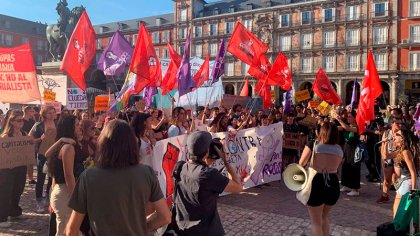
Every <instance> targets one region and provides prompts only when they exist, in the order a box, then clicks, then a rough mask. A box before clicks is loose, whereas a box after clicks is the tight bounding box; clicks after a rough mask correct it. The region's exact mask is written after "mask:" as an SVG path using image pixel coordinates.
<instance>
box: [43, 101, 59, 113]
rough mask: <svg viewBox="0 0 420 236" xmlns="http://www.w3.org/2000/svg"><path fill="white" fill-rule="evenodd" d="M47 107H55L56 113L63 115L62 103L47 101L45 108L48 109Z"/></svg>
mask: <svg viewBox="0 0 420 236" xmlns="http://www.w3.org/2000/svg"><path fill="white" fill-rule="evenodd" d="M47 106H49V107H54V109H55V112H56V113H57V114H60V113H61V102H56V101H54V102H50V101H45V102H44V107H47Z"/></svg>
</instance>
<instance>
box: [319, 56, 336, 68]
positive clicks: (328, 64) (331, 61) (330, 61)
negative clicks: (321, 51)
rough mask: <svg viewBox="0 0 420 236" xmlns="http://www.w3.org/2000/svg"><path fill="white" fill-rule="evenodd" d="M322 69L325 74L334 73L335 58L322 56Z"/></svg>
mask: <svg viewBox="0 0 420 236" xmlns="http://www.w3.org/2000/svg"><path fill="white" fill-rule="evenodd" d="M322 67H323V68H324V70H325V72H334V69H335V56H324V57H323V62H322Z"/></svg>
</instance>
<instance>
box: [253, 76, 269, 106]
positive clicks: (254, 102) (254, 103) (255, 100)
mask: <svg viewBox="0 0 420 236" xmlns="http://www.w3.org/2000/svg"><path fill="white" fill-rule="evenodd" d="M266 82H267V80H265V81H264V83H263V85H262V86H261V88H260V91H258V93H257V94H258V95H259V94H260V93H261V91H262V89H263V88H264V87H265V84H266ZM256 104H257V99H256V97H254V99H253V102H252V106H251V109H250V111H252V109H254V106H255V105H256Z"/></svg>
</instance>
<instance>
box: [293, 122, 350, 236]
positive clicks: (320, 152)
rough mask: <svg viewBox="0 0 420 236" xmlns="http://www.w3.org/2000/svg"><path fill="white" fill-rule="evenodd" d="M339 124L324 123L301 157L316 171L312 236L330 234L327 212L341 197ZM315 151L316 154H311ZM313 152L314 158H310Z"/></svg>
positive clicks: (310, 207) (311, 202)
mask: <svg viewBox="0 0 420 236" xmlns="http://www.w3.org/2000/svg"><path fill="white" fill-rule="evenodd" d="M337 137H339V136H338V128H337V126H336V125H335V124H333V123H330V122H325V123H324V124H322V126H321V129H320V130H319V134H318V137H317V140H316V141H315V142H312V143H308V145H307V146H305V149H304V150H303V152H302V156H301V158H300V160H299V164H300V165H301V166H306V165H307V164H309V163H311V165H312V166H311V167H312V168H313V169H315V170H316V172H317V174H316V175H315V176H314V178H313V180H312V188H311V193H310V196H309V200H308V202H307V207H308V211H309V217H310V219H311V228H312V234H311V235H312V236H326V235H330V225H329V221H328V214H329V212H330V211H331V208H332V207H333V206H334V205H335V204H336V203H337V201H338V198H339V197H340V184H339V182H338V176H337V171H338V168H339V166H340V163H341V161H342V160H343V150H342V149H341V147H340V146H339V145H338V142H339V139H338V138H337ZM312 152H313V156H312ZM311 156H312V161H310V159H311Z"/></svg>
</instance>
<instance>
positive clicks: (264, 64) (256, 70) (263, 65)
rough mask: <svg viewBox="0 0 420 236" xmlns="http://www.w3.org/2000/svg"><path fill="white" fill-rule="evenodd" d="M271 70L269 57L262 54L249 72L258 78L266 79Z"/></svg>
mask: <svg viewBox="0 0 420 236" xmlns="http://www.w3.org/2000/svg"><path fill="white" fill-rule="evenodd" d="M270 70H271V63H270V61H269V60H268V59H267V57H266V56H265V55H264V54H262V55H261V56H260V59H259V60H258V64H254V65H251V66H250V67H249V69H248V74H250V75H251V76H253V77H254V78H256V79H257V80H266V79H267V76H268V72H269V71H270Z"/></svg>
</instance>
